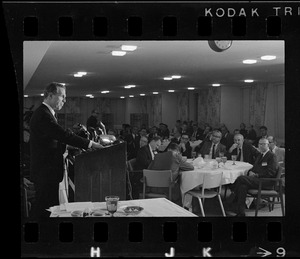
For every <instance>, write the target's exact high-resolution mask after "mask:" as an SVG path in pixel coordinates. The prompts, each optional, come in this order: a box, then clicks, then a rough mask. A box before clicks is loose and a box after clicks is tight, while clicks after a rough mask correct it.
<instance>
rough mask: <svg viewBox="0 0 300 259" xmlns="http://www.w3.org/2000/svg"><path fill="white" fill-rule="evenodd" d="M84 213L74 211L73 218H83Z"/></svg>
mask: <svg viewBox="0 0 300 259" xmlns="http://www.w3.org/2000/svg"><path fill="white" fill-rule="evenodd" d="M82 215H83V211H82V210H74V211H72V212H71V216H72V217H82Z"/></svg>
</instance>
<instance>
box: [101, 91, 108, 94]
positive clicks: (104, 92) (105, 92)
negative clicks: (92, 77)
mask: <svg viewBox="0 0 300 259" xmlns="http://www.w3.org/2000/svg"><path fill="white" fill-rule="evenodd" d="M101 93H102V94H107V93H109V91H102V92H101Z"/></svg>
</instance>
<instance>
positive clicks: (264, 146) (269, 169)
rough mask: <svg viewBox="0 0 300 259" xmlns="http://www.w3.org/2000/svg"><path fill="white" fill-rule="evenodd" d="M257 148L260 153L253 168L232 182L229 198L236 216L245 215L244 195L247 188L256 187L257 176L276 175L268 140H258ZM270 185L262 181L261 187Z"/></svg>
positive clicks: (274, 159) (275, 164)
mask: <svg viewBox="0 0 300 259" xmlns="http://www.w3.org/2000/svg"><path fill="white" fill-rule="evenodd" d="M258 145H259V150H260V152H261V154H260V155H259V156H258V157H257V159H256V161H255V163H254V165H253V168H252V169H251V170H250V171H249V172H248V175H247V176H246V175H241V176H239V177H238V178H237V179H236V180H235V182H234V184H233V194H232V197H231V199H233V202H236V210H237V215H236V216H245V208H246V204H245V201H246V197H247V191H248V189H251V188H252V189H257V188H258V184H259V181H258V178H274V177H276V169H277V166H278V164H277V162H276V157H275V154H274V153H272V152H271V151H270V149H269V141H268V140H267V139H266V138H262V139H260V140H259V144H258ZM271 187H272V184H270V183H267V182H265V183H263V184H262V188H264V189H269V188H271Z"/></svg>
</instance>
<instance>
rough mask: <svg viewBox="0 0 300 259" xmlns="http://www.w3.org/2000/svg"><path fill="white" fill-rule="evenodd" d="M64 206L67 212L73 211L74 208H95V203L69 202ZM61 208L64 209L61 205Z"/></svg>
mask: <svg viewBox="0 0 300 259" xmlns="http://www.w3.org/2000/svg"><path fill="white" fill-rule="evenodd" d="M64 207H65V210H66V211H67V212H71V211H74V210H85V209H93V208H94V205H93V203H92V202H69V203H65V204H64ZM60 209H61V210H63V206H60Z"/></svg>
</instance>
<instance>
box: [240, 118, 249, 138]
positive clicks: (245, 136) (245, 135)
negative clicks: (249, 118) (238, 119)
mask: <svg viewBox="0 0 300 259" xmlns="http://www.w3.org/2000/svg"><path fill="white" fill-rule="evenodd" d="M240 134H242V135H243V136H244V139H246V138H247V135H248V131H247V130H246V124H245V123H243V122H242V123H241V124H240Z"/></svg>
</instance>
